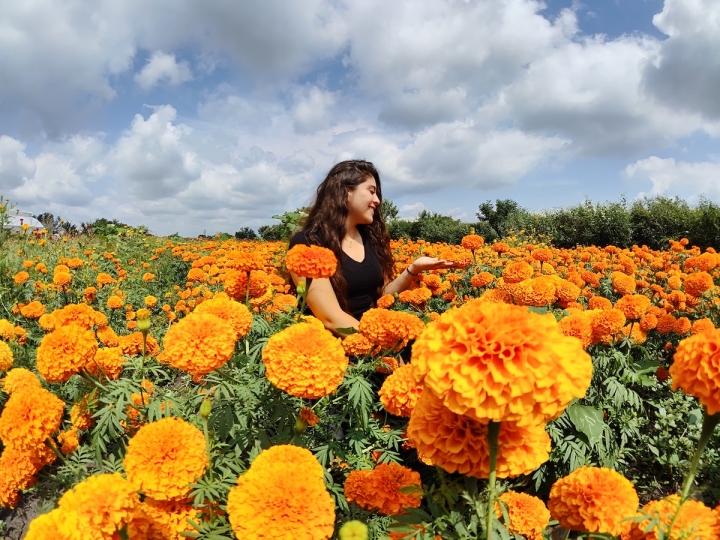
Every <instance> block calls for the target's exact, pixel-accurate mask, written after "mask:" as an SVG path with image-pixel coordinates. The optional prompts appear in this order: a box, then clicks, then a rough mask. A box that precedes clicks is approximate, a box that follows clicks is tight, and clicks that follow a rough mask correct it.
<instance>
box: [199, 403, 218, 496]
mask: <svg viewBox="0 0 720 540" xmlns="http://www.w3.org/2000/svg"><path fill="white" fill-rule="evenodd" d="M200 421H201V422H202V425H203V433H204V434H205V452H207V458H208V463H209V464H210V465H209V466H210V481H211V482H214V481H215V473H214V472H213V466H212V453H211V448H210V434H209V433H208V421H207V418H205V417H204V416H202V415H201V416H200Z"/></svg>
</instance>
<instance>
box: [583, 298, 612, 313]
mask: <svg viewBox="0 0 720 540" xmlns="http://www.w3.org/2000/svg"><path fill="white" fill-rule="evenodd" d="M612 307H613V305H612V302H611V301H610V300H608V299H607V298H603V297H602V296H593V297H592V298H591V299H590V300H588V309H600V310H603V311H604V310H606V309H612Z"/></svg>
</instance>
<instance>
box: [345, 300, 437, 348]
mask: <svg viewBox="0 0 720 540" xmlns="http://www.w3.org/2000/svg"><path fill="white" fill-rule="evenodd" d="M424 328H425V325H424V324H423V322H422V320H420V319H419V318H418V317H416V316H415V315H412V314H410V313H405V312H402V311H388V310H386V309H379V308H371V309H369V310H367V311H366V312H365V313H363V316H362V317H361V318H360V324H359V325H358V330H360V333H362V334H363V335H364V336H365V337H367V338H368V340H370V342H371V343H373V344H375V345H378V346H379V347H380V348H381V349H385V350H400V349H402V348H403V347H405V345H407V343H408V341H410V340H413V339H416V338H417V337H418V336H419V335H420V332H422V331H423V329H424Z"/></svg>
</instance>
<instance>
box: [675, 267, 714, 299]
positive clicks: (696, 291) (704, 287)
mask: <svg viewBox="0 0 720 540" xmlns="http://www.w3.org/2000/svg"><path fill="white" fill-rule="evenodd" d="M714 286H715V283H714V282H713V278H712V276H711V275H710V274H708V273H707V272H695V273H693V274H690V275H689V276H687V277H686V278H685V283H684V286H683V288H684V289H685V293H687V294H689V295H691V296H700V295H701V294H702V293H704V292H706V291H709V290H710V289H712V288H713V287H714Z"/></svg>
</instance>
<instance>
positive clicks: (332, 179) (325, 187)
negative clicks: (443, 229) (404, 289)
mask: <svg viewBox="0 0 720 540" xmlns="http://www.w3.org/2000/svg"><path fill="white" fill-rule="evenodd" d="M368 177H373V178H374V179H375V185H376V186H377V189H376V191H375V193H376V195H377V197H378V199H380V202H381V203H382V188H381V187H380V174H379V173H378V171H377V169H376V168H375V166H374V165H373V164H372V163H370V162H369V161H365V160H362V159H358V160H350V161H341V162H340V163H338V164H337V165H335V166H334V167H333V168H332V169H330V172H329V173H328V174H327V176H326V177H325V180H323V182H322V183H321V184H320V185H319V186H318V188H317V194H316V195H315V201H314V202H313V204H312V207H311V208H310V213H309V214H308V217H307V218H306V219H305V224H304V227H303V231H304V232H305V238H306V239H307V240H308V242H309V243H311V244H315V245H318V246H322V247H326V248H328V249H330V250H332V252H333V253H334V254H335V257H337V260H338V261H341V260H342V255H343V250H342V241H343V238H345V234H347V225H346V219H347V216H348V189H350V190H351V191H352V190H354V189H356V188H357V186H359V185H360V184H362V183H363V182H365V181H366V180H367V179H368ZM358 229H361V230H360V232H361V233H363V232H364V233H365V236H366V237H367V238H368V239H369V240H370V243H371V244H372V247H373V249H374V250H375V253H376V254H377V257H378V260H379V261H380V267H381V268H382V273H383V278H384V280H390V279H392V278H393V273H394V262H393V256H392V252H391V251H390V235H389V234H388V232H387V228H386V226H385V220H384V219H383V217H382V214H381V213H380V205H378V206H377V207H376V208H375V211H374V212H373V222H372V223H371V224H370V225H358ZM330 283H331V285H332V288H333V290H334V291H335V296H337V299H338V303H339V304H340V307H341V308H342V309H343V310H344V311H348V310H349V303H348V299H347V282H346V281H345V277H344V276H343V273H342V269H341V267H340V266H339V265H338V268H337V272H335V275H334V276H333V277H331V278H330Z"/></svg>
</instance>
